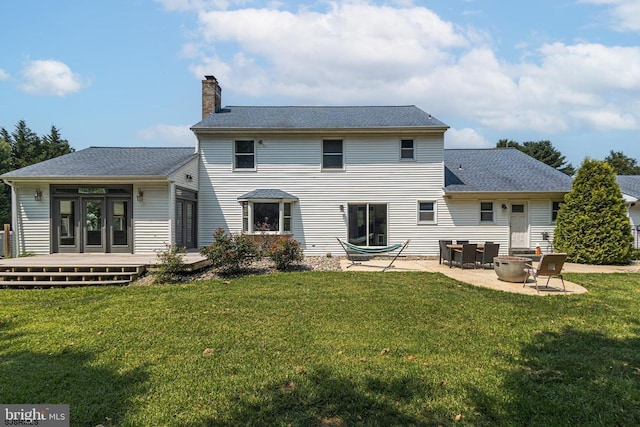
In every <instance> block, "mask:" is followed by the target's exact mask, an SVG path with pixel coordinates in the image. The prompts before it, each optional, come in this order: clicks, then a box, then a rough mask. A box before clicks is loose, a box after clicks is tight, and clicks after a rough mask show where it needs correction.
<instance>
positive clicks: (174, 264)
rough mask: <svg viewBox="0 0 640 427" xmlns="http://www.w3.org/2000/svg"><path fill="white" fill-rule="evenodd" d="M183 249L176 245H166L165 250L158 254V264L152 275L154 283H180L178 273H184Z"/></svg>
mask: <svg viewBox="0 0 640 427" xmlns="http://www.w3.org/2000/svg"><path fill="white" fill-rule="evenodd" d="M184 254H185V248H184V247H183V246H178V245H166V248H165V250H163V251H161V252H158V254H157V258H158V263H157V264H156V270H155V271H154V273H153V275H154V277H155V282H159V283H175V282H178V281H180V273H181V272H183V271H184Z"/></svg>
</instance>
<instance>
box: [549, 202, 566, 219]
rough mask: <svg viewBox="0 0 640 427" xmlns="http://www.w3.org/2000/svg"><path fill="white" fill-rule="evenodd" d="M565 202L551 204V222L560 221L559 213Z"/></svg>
mask: <svg viewBox="0 0 640 427" xmlns="http://www.w3.org/2000/svg"><path fill="white" fill-rule="evenodd" d="M563 203H564V202H551V222H556V220H557V219H558V212H559V211H560V207H561V206H562V204H563Z"/></svg>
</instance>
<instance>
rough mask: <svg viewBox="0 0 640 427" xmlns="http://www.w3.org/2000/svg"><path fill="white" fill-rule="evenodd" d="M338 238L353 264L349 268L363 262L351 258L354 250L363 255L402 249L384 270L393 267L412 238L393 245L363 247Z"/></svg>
mask: <svg viewBox="0 0 640 427" xmlns="http://www.w3.org/2000/svg"><path fill="white" fill-rule="evenodd" d="M336 239H337V240H338V243H340V246H342V249H344V253H345V254H347V259H348V260H349V261H351V264H349V265H348V266H347V268H349V267H351V266H352V265H356V264H362V263H360V262H356V261H355V260H353V259H352V258H351V255H353V253H354V252H356V253H358V254H362V255H371V256H375V255H380V254H386V253H389V252H393V251H395V250H398V249H400V251H398V253H397V254H396V255H395V256H394V257H393V259H392V260H391V262H390V263H389V265H387V266H386V267H385V268H383V269H382V271H386V270H387V269H388V268H390V267H391V265H392V264H393V263H394V262H395V260H396V259H397V258H398V257H399V256H400V254H401V253H402V251H404V248H406V247H407V245H409V242H410V241H411V240H407V241H406V242H404V243H394V244H393V245H389V246H382V247H362V246H356V245H353V244H351V243H349V242H346V241H344V240H341V239H339V238H337V237H336Z"/></svg>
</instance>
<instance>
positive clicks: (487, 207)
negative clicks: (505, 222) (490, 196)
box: [480, 202, 494, 222]
mask: <svg viewBox="0 0 640 427" xmlns="http://www.w3.org/2000/svg"><path fill="white" fill-rule="evenodd" d="M493 218H494V216H493V202H480V222H493V221H494V220H493Z"/></svg>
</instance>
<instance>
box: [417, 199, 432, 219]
mask: <svg viewBox="0 0 640 427" xmlns="http://www.w3.org/2000/svg"><path fill="white" fill-rule="evenodd" d="M435 222H436V202H434V201H419V202H418V223H419V224H434V223H435Z"/></svg>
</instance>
